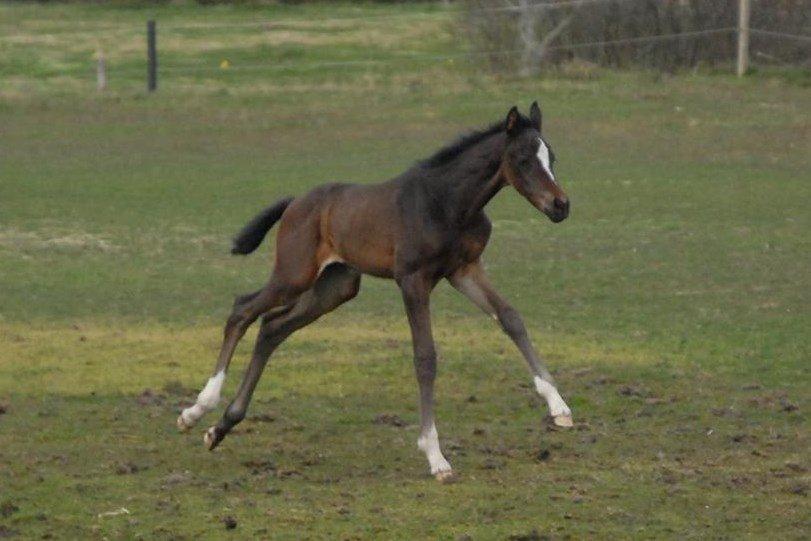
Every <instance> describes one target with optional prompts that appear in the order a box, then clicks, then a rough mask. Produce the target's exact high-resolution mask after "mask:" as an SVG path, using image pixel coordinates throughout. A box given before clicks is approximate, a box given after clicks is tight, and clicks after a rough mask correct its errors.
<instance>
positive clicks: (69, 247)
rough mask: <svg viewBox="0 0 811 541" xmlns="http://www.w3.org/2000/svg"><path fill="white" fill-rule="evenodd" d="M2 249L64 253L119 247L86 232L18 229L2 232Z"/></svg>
mask: <svg viewBox="0 0 811 541" xmlns="http://www.w3.org/2000/svg"><path fill="white" fill-rule="evenodd" d="M0 247H2V248H8V249H12V250H23V251H24V250H34V251H43V250H50V251H53V250H56V251H62V252H84V251H94V252H103V253H109V252H115V251H118V250H119V247H118V246H116V245H115V244H113V243H112V242H111V241H109V240H107V239H105V238H104V237H101V236H99V235H93V234H91V233H85V232H68V233H62V234H51V235H49V234H46V233H34V232H29V231H19V230H17V229H3V230H0Z"/></svg>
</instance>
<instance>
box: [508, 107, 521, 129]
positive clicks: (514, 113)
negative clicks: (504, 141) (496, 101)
mask: <svg viewBox="0 0 811 541" xmlns="http://www.w3.org/2000/svg"><path fill="white" fill-rule="evenodd" d="M520 120H521V115H520V113H519V112H518V107H516V106H515V105H513V107H512V109H510V112H509V113H507V120H506V121H505V122H504V129H505V130H506V131H507V135H515V134H516V133H518V126H519V123H520Z"/></svg>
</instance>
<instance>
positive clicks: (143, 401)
mask: <svg viewBox="0 0 811 541" xmlns="http://www.w3.org/2000/svg"><path fill="white" fill-rule="evenodd" d="M135 401H136V402H138V405H139V406H143V407H146V406H162V405H163V403H164V402H165V401H166V396H165V395H162V394H159V393H157V392H155V391H153V390H152V389H144V390H143V391H141V394H139V395H138V396H137V397H136V398H135Z"/></svg>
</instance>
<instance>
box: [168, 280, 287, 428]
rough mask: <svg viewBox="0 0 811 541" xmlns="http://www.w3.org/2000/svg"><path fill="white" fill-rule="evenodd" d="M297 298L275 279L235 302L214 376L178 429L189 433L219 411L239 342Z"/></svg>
mask: <svg viewBox="0 0 811 541" xmlns="http://www.w3.org/2000/svg"><path fill="white" fill-rule="evenodd" d="M297 294H298V291H297V290H296V288H291V287H289V286H282V285H281V284H280V283H279V281H278V280H276V279H275V277H274V278H271V280H270V282H269V283H268V285H267V286H265V287H264V288H263V289H260V290H259V291H256V292H254V293H249V294H247V295H241V296H239V297H237V298H236V300H235V301H234V308H233V311H232V312H231V316H230V317H229V318H228V321H227V322H226V324H225V332H224V337H223V343H222V348H221V349H220V354H219V356H218V357H217V363H216V365H215V366H214V374H213V375H212V376H211V377H210V378H209V379H208V382H206V385H205V387H204V388H203V390H202V391H200V394H199V395H197V400H196V401H195V403H194V405H192V406H191V407H188V408H186V409H184V410H183V411H182V412H181V414H180V416H179V417H178V418H177V426H178V428H180V429H181V430H188V429H189V428H191V427H193V426H194V425H195V424H197V421H199V420H200V418H201V417H202V416H203V415H205V414H206V413H207V412H209V411H211V410H213V409H214V408H216V407H217V404H218V403H219V401H220V391H221V390H222V386H223V383H225V374H226V372H227V370H228V365H229V364H230V363H231V358H232V357H233V354H234V349H235V348H236V346H237V343H239V340H240V338H242V336H243V335H244V334H245V331H246V330H247V329H248V327H250V325H251V324H252V323H253V322H254V321H256V318H258V317H259V316H260V315H262V314H264V313H265V312H267V311H269V310H271V309H273V308H281V309H284V305H285V304H286V303H290V304H292V301H293V300H295V297H296V295H297Z"/></svg>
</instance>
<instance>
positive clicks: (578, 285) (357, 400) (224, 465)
mask: <svg viewBox="0 0 811 541" xmlns="http://www.w3.org/2000/svg"><path fill="white" fill-rule="evenodd" d="M425 12H429V15H424V14H423V13H425ZM148 17H156V18H157V20H158V25H159V49H160V62H161V70H162V71H161V80H160V86H159V91H158V92H157V93H156V94H153V95H147V93H146V92H145V91H144V90H143V89H144V87H145V83H144V73H145V67H144V62H143V58H144V47H145V45H144V36H143V30H144V21H145V19H146V18H148ZM331 19H340V20H338V21H335V20H331ZM455 35H456V34H455V27H454V25H453V19H452V18H451V17H450V16H449V15H448V14H447V13H446V12H444V11H442V10H440V9H438V8H435V7H427V6H416V7H415V6H408V5H396V6H362V7H357V6H348V5H334V4H330V5H317V6H311V5H308V6H301V7H290V6H274V7H268V8H264V9H261V10H255V9H250V10H248V9H245V8H239V7H216V8H211V9H208V10H204V11H201V10H198V9H192V8H189V7H184V6H165V7H160V8H116V9H111V8H109V7H103V6H88V5H70V6H68V5H54V6H42V5H35V6H31V5H17V4H7V5H2V6H0V47H2V49H0V342H2V344H3V347H2V348H0V536H6V537H9V536H14V535H16V536H17V537H19V538H23V539H27V538H39V537H47V536H51V537H54V538H96V537H98V538H103V537H104V538H113V539H115V538H138V537H141V538H150V539H152V538H170V539H179V538H212V539H221V538H223V537H225V536H226V535H229V536H232V537H235V538H245V537H250V536H253V537H257V538H273V539H299V538H330V539H332V538H346V539H352V538H360V539H368V538H426V537H427V538H450V539H455V538H458V539H467V538H473V539H494V538H502V539H503V538H510V537H512V538H513V539H533V538H539V537H542V536H546V537H550V538H566V537H573V538H584V537H606V538H617V537H621V538H627V537H631V538H666V537H678V538H708V537H713V538H722V539H723V538H729V539H733V538H734V539H738V538H747V537H749V538H781V539H792V538H795V539H801V538H804V537H806V532H807V531H808V528H809V523H808V516H809V513H808V507H809V506H808V489H809V474H808V468H809V463H808V454H807V449H808V446H809V444H811V442H810V441H809V423H808V420H807V410H808V406H809V403H808V389H809V372H808V359H809V338H808V332H807V329H808V328H809V324H811V321H810V320H811V318H810V317H809V311H808V306H809V301H811V299H809V291H811V283H809V274H808V268H809V263H811V261H809V250H808V231H809V226H811V223H809V221H811V217H810V216H809V213H808V211H807V201H808V198H809V174H808V172H809V170H811V158H810V157H811V152H809V151H810V150H811V148H809V141H811V123H809V120H810V119H809V111H811V95H809V91H808V89H807V88H804V87H802V86H800V85H795V84H793V83H791V82H789V81H787V80H786V79H784V78H771V77H767V76H765V75H760V76H755V77H750V78H747V79H743V80H737V79H733V78H731V77H729V76H726V75H708V74H703V75H696V74H691V75H686V74H685V75H678V76H664V77H663V76H659V75H653V74H648V73H644V72H610V71H604V70H603V69H601V68H595V69H593V70H591V71H589V72H588V73H587V74H584V73H582V72H567V71H565V70H562V71H561V72H559V73H558V74H557V75H556V76H555V77H546V78H544V79H542V80H537V79H521V80H516V79H510V78H506V77H503V76H502V77H498V78H495V77H491V76H487V75H483V74H482V73H481V72H480V71H479V70H477V69H476V67H475V65H472V64H471V63H469V62H468V61H461V60H458V58H461V57H453V56H452V55H453V54H455V53H463V52H466V50H465V45H464V44H460V42H459V41H458V40H457V39H456V38H455ZM97 49H102V50H103V51H104V53H105V55H106V57H107V59H108V66H109V86H108V89H107V91H105V92H102V93H97V92H96V91H95V89H94V86H95V81H94V69H95V68H94V60H93V55H94V54H95V52H96V50H97ZM403 51H412V52H411V53H409V54H405V53H404V52H403ZM417 53H419V54H417ZM432 57H442V58H441V59H440V60H436V59H434V60H429V59H430V58H432ZM448 57H450V58H448ZM223 60H227V61H228V67H221V66H222V65H223ZM370 60H375V61H379V62H376V63H372V62H369V61H370ZM248 66H252V67H248ZM259 66H265V67H259ZM181 68H184V69H185V71H184V70H182V69H181ZM533 99H540V100H541V102H542V103H543V105H544V111H545V115H546V116H545V118H546V126H547V132H546V134H547V136H548V138H549V139H550V141H551V143H552V145H553V147H554V149H555V153H556V154H557V156H558V166H557V172H558V175H559V177H560V178H561V181H562V182H563V184H564V186H565V188H566V189H567V191H568V192H569V195H570V196H571V198H572V201H573V212H572V216H571V218H570V219H569V220H567V221H566V222H564V223H562V224H560V225H557V226H554V225H552V224H550V223H549V222H548V221H547V220H546V219H545V218H544V217H542V216H540V215H538V214H537V212H536V211H534V210H533V209H532V208H530V207H529V206H528V205H527V204H526V203H525V202H524V201H523V199H521V198H520V196H518V195H517V194H515V193H513V192H510V191H509V190H505V191H504V193H502V194H500V195H499V197H498V198H497V199H496V200H495V201H494V202H493V204H492V205H491V206H490V207H489V209H488V210H489V212H490V215H491V217H492V219H493V221H494V225H495V228H494V233H493V239H492V241H491V246H490V247H489V248H488V251H487V252H486V254H485V258H486V262H487V265H488V268H489V270H490V273H491V274H492V276H493V281H494V282H495V283H496V284H497V286H498V287H499V288H500V289H501V290H502V291H503V292H504V293H505V295H506V296H507V297H509V298H511V299H512V300H513V302H514V304H515V305H516V306H517V307H518V308H519V310H520V311H521V312H522V313H523V314H524V316H525V319H526V320H527V323H528V326H529V327H530V332H531V334H532V335H533V337H534V339H535V342H536V344H537V345H538V347H539V349H540V350H541V351H542V352H543V353H544V354H545V356H546V357H547V358H548V360H549V363H550V365H551V366H552V368H553V371H554V373H555V375H556V377H557V378H558V381H559V383H560V386H561V388H562V390H563V392H564V395H565V396H566V398H567V399H568V400H569V401H570V404H571V405H572V406H573V409H574V412H575V421H576V423H577V425H576V427H575V428H574V429H573V430H571V431H565V432H559V431H554V430H551V429H549V428H548V427H547V426H546V425H545V424H544V423H543V422H542V419H543V416H544V415H545V408H544V407H543V406H542V405H541V403H540V401H539V400H538V399H537V398H536V397H535V395H534V391H533V390H532V388H531V384H530V382H529V380H528V378H527V374H526V370H525V368H524V367H523V364H522V361H521V360H520V358H519V355H518V353H517V352H516V351H514V349H513V348H512V346H511V345H510V343H509V341H508V340H507V338H506V337H504V336H502V335H501V333H500V332H498V331H497V329H496V328H495V326H494V325H493V323H492V321H489V320H488V319H487V318H484V317H482V316H481V315H480V314H479V313H478V312H477V311H476V310H475V309H473V308H472V307H471V306H469V305H468V303H466V302H465V301H464V300H463V299H461V298H459V297H458V295H456V294H454V292H453V291H452V290H450V288H449V287H447V286H446V285H442V286H441V287H439V288H438V292H437V294H436V298H435V301H434V310H435V314H436V316H435V328H436V331H435V334H436V337H437V341H438V343H439V347H440V351H441V356H442V359H441V364H440V375H439V381H438V389H437V394H438V400H439V406H438V419H439V430H440V434H441V436H442V440H443V443H444V448H445V450H446V451H447V454H448V456H449V459H450V460H451V462H452V463H453V464H454V466H455V469H456V470H457V471H458V473H459V474H460V481H459V482H458V483H457V484H455V485H450V486H444V485H439V484H437V483H436V482H435V481H434V480H433V479H432V478H431V477H430V476H428V475H427V468H426V464H425V461H424V457H423V456H422V454H421V453H420V452H419V451H417V449H416V445H415V443H416V437H417V428H416V422H417V400H416V384H415V383H414V378H413V374H412V367H411V353H410V346H409V338H408V331H407V325H406V322H405V318H404V315H403V310H402V307H401V303H400V300H399V295H398V293H397V291H396V288H395V287H394V286H393V284H392V283H390V282H386V281H381V280H376V279H368V278H367V279H364V283H363V287H362V291H361V294H360V296H359V298H358V299H356V300H355V301H354V302H352V303H350V304H349V305H347V306H345V307H343V308H342V309H340V310H339V311H337V312H335V313H333V314H330V315H329V316H327V317H325V318H324V319H323V320H322V321H320V322H319V323H317V324H316V325H314V326H312V327H311V328H307V329H305V330H304V331H302V332H300V333H299V334H297V335H295V336H294V337H293V338H291V339H290V341H289V342H288V343H286V345H285V346H283V347H282V348H281V350H280V351H279V352H278V354H277V355H276V356H275V357H274V360H273V364H272V367H271V368H270V370H269V372H268V373H267V374H266V376H265V378H264V379H263V381H262V382H261V384H260V387H259V389H258V390H257V393H256V400H255V402H254V404H253V408H252V409H251V411H250V416H249V419H247V420H246V421H245V422H244V423H243V424H242V425H240V428H239V429H238V430H237V432H236V433H235V434H234V436H233V437H232V438H230V439H229V440H228V441H226V442H225V444H224V445H223V446H222V447H221V448H219V449H218V450H217V451H216V452H214V453H208V452H206V451H204V449H203V446H202V438H201V435H202V429H203V428H204V427H205V424H206V423H205V422H203V425H202V426H201V427H200V430H197V431H194V432H192V433H190V434H178V433H177V432H176V430H175V427H174V420H175V418H176V415H177V412H178V409H179V407H181V406H182V405H183V404H185V403H188V402H189V401H190V400H192V399H193V397H194V395H195V393H196V390H197V389H198V388H199V386H200V385H201V384H202V383H203V382H204V381H205V378H206V376H207V375H208V371H209V370H210V368H211V366H212V363H213V359H214V355H215V353H216V350H217V347H218V343H219V338H220V326H221V323H222V321H223V319H224V318H225V316H226V315H227V312H228V307H229V305H230V301H231V299H232V296H233V295H234V294H237V293H241V292H244V291H248V290H250V289H252V288H255V287H257V286H258V285H259V284H261V283H262V281H263V280H264V279H265V278H266V276H267V274H268V267H269V255H268V251H269V250H270V249H271V247H265V248H264V249H263V250H262V251H261V253H259V254H257V255H254V256H252V257H250V258H247V259H243V258H233V257H229V256H228V255H227V247H228V240H229V238H230V236H231V234H232V233H233V232H234V231H235V230H236V229H237V228H238V227H239V226H241V225H242V224H243V223H244V222H245V220H246V219H248V218H249V217H250V216H251V215H252V214H253V213H254V212H255V211H256V210H257V209H259V208H261V207H262V206H264V205H265V204H266V203H268V202H270V201H273V200H275V199H276V198H277V197H279V196H281V195H283V194H287V193H303V192H304V191H306V190H307V189H308V188H310V187H312V186H315V185H317V184H320V183H322V182H326V181H331V180H336V179H339V180H350V181H356V182H374V181H379V180H382V179H385V178H388V177H390V176H391V175H394V174H397V173H398V172H400V171H402V170H403V169H404V168H406V167H408V166H409V165H410V164H411V163H412V162H413V161H414V160H416V159H418V158H421V157H424V156H426V155H428V154H430V153H431V152H432V151H433V150H435V149H436V148H437V147H438V146H440V145H442V144H444V143H445V142H447V141H448V140H450V139H451V138H453V137H454V136H455V135H456V134H457V133H459V132H460V131H464V130H466V129H469V128H471V127H477V126H481V125H484V124H486V123H489V122H491V121H493V120H495V119H498V118H501V117H502V115H504V114H505V112H506V111H507V109H508V108H509V107H510V106H511V105H512V104H513V103H517V104H519V105H520V106H521V107H522V109H525V108H526V107H527V106H528V104H529V103H530V102H531V101H532V100H533ZM251 340H252V337H247V338H246V340H245V341H244V345H243V347H242V348H241V349H240V351H239V353H238V355H237V358H236V359H235V362H234V365H233V369H232V376H231V377H230V379H229V381H228V382H227V385H226V393H225V394H226V396H230V395H231V394H232V393H233V390H234V389H235V386H236V384H237V381H238V379H239V377H240V376H241V371H242V367H243V366H244V363H245V360H246V355H247V352H248V350H249V348H250V343H251ZM217 413H219V412H217ZM208 419H209V420H211V421H212V422H213V420H214V419H215V415H214V414H212V416H211V417H209V418H208ZM229 532H230V533H229Z"/></svg>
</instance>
